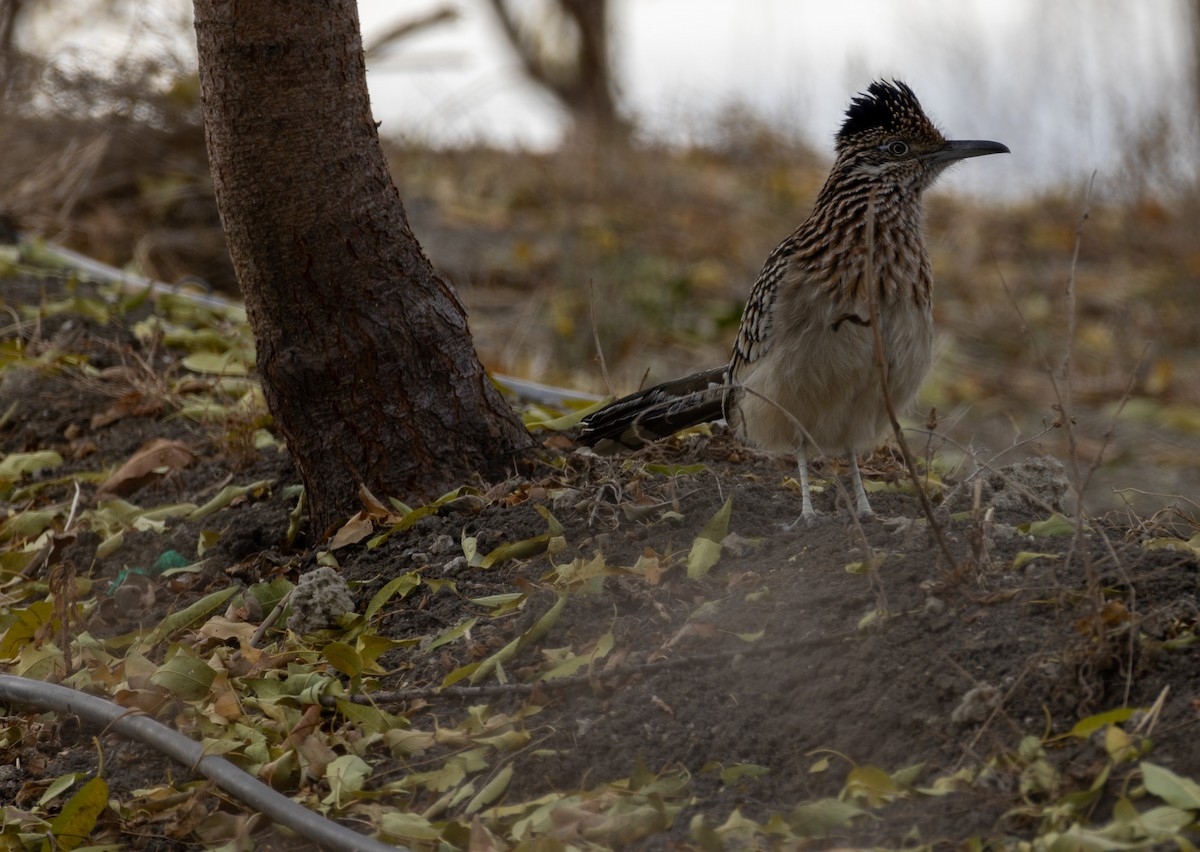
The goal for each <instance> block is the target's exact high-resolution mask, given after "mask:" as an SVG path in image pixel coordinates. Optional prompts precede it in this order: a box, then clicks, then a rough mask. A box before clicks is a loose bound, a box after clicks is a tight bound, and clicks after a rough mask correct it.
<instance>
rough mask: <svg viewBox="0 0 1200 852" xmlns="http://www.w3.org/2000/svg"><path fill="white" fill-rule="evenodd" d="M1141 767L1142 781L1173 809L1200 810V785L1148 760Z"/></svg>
mask: <svg viewBox="0 0 1200 852" xmlns="http://www.w3.org/2000/svg"><path fill="white" fill-rule="evenodd" d="M1141 767H1142V780H1143V782H1144V783H1145V785H1146V789H1147V790H1149V791H1150V792H1151V793H1153V794H1154V795H1156V796H1158V797H1159V798H1160V799H1162V800H1163V801H1164V802H1166V803H1167V804H1168V805H1171V806H1173V807H1176V808H1183V809H1185V810H1192V811H1196V810H1200V784H1197V783H1196V782H1195V781H1193V780H1192V779H1191V778H1185V777H1183V776H1182V775H1176V774H1175V773H1174V772H1172V771H1171V770H1169V769H1166V768H1164V767H1162V766H1159V765H1158V764H1156V763H1151V762H1150V761H1148V760H1143V761H1142V763H1141Z"/></svg>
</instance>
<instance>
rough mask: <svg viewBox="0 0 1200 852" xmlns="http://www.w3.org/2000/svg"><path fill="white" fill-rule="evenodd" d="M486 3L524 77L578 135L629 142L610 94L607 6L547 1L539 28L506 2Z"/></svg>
mask: <svg viewBox="0 0 1200 852" xmlns="http://www.w3.org/2000/svg"><path fill="white" fill-rule="evenodd" d="M490 2H491V5H492V8H493V9H494V10H495V12H496V17H497V18H498V19H499V21H500V26H501V28H502V29H503V30H504V34H505V36H507V38H508V41H509V43H510V44H511V45H512V47H513V49H514V50H516V52H517V57H518V58H519V59H520V61H521V67H522V68H523V69H524V71H525V73H526V75H527V76H528V77H529V78H530V79H531V80H532V81H533V82H535V83H537V84H538V85H539V86H541V87H543V88H544V89H546V91H548V92H550V94H551V95H553V96H554V98H555V99H556V100H557V101H558V102H559V103H560V104H561V105H562V106H563V107H564V108H565V109H566V110H567V112H568V113H570V115H571V117H572V120H573V122H574V125H575V131H576V132H577V133H582V134H584V135H588V136H604V137H609V138H610V139H611V138H618V139H619V138H624V137H627V136H628V133H629V126H628V124H627V123H626V122H625V121H623V120H622V119H621V117H620V115H619V114H618V112H617V105H616V98H615V96H614V92H613V80H612V67H611V63H610V61H609V44H608V0H549V2H548V7H549V9H550V10H552V11H551V14H549V15H546V16H543V17H542V20H541V21H540V22H534V21H531V20H529V18H528V16H526V17H525V18H521V17H519V16H518V15H516V14H515V13H514V11H513V9H512V8H511V7H510V5H509V3H508V0H490ZM539 24H540V25H539ZM555 24H557V26H555Z"/></svg>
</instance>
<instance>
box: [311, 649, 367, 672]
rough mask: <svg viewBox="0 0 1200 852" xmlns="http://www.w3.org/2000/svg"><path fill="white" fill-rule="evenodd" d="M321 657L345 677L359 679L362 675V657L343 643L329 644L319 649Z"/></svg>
mask: <svg viewBox="0 0 1200 852" xmlns="http://www.w3.org/2000/svg"><path fill="white" fill-rule="evenodd" d="M321 655H322V656H323V657H324V658H325V659H326V660H327V661H328V662H329V665H331V666H333V667H334V668H335V669H337V670H338V671H339V672H341V673H342V674H344V675H346V676H347V677H360V676H361V675H362V673H363V661H362V657H361V656H360V655H359V653H358V651H356V650H354V649H353V648H351V647H350V646H349V645H347V644H346V643H345V642H330V643H329V644H328V645H326V646H325V647H324V648H322V649H321Z"/></svg>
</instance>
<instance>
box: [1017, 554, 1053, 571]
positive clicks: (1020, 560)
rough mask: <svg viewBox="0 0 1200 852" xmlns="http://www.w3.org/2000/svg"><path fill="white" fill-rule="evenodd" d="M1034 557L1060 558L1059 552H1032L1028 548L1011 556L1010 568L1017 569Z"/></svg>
mask: <svg viewBox="0 0 1200 852" xmlns="http://www.w3.org/2000/svg"><path fill="white" fill-rule="evenodd" d="M1035 559H1062V554H1061V553H1034V552H1033V551H1029V550H1022V551H1020V552H1018V553H1017V555H1016V556H1014V557H1013V561H1012V566H1011V567H1012V570H1013V571H1019V570H1020V569H1022V568H1024V567H1025V566H1026V565H1028V564H1029V563H1030V562H1032V561H1033V560H1035Z"/></svg>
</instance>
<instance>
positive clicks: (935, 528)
mask: <svg viewBox="0 0 1200 852" xmlns="http://www.w3.org/2000/svg"><path fill="white" fill-rule="evenodd" d="M866 237H867V256H866V259H865V261H864V264H863V278H864V279H865V284H866V290H867V306H868V308H869V310H870V325H871V333H872V336H873V337H874V339H875V367H876V369H877V370H878V371H879V389H880V391H881V392H882V393H883V404H884V406H885V407H886V408H887V413H888V420H889V421H891V424H892V434H893V435H895V436H896V444H897V445H898V446H899V447H900V455H901V456H903V457H904V466H905V467H907V468H908V476H909V479H911V480H912V484H913V490H914V491H916V493H917V499H919V500H920V501H921V510H922V511H923V512H924V513H925V519H926V520H928V521H929V529H930V531H931V532H932V533H933V536H934V538H935V539H936V540H937V543H938V549H939V550H941V551H942V555H943V556H945V557H946V561H947V562H948V563H949V564H950V567H951V569H952V570H954V571H958V562H957V561H955V559H954V554H953V553H951V552H950V545H949V544H947V543H946V536H945V534H944V533H943V531H942V525H941V522H939V521H938V519H937V517H936V516H935V515H934V513H933V504H932V503H930V502H929V494H928V493H927V492H926V491H925V487H924V486H923V485H922V484H921V476H920V474H919V473H918V472H917V464H916V462H915V461H913V455H912V452H911V451H910V450H909V448H908V441H907V440H906V439H905V437H904V429H903V427H901V425H900V418H899V417H897V416H896V405H895V403H894V402H893V401H892V391H891V387H890V386H889V382H888V368H887V360H886V358H885V353H884V347H883V329H882V328H881V320H880V316H879V299H878V297H877V296H876V293H875V289H876V288H875V262H874V261H875V190H874V189H872V190H871V194H870V195H869V196H868V197H867V232H866Z"/></svg>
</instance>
